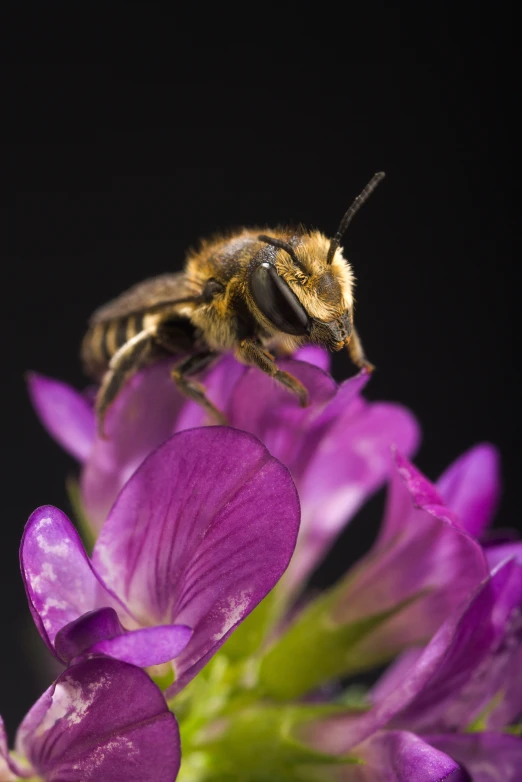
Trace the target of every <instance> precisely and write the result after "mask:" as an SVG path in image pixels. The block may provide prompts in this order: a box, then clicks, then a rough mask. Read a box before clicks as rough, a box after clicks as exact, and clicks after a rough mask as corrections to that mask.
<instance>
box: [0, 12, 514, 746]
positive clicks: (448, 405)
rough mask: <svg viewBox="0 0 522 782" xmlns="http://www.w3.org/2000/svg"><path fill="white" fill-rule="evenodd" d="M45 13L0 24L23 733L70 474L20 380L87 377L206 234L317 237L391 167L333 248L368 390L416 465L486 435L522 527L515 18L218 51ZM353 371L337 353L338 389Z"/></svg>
mask: <svg viewBox="0 0 522 782" xmlns="http://www.w3.org/2000/svg"><path fill="white" fill-rule="evenodd" d="M6 5H7V7H9V4H6ZM42 6H44V7H38V6H37V5H36V4H35V5H34V7H32V6H31V4H26V5H25V6H24V10H23V13H19V14H17V16H16V18H15V16H14V15H9V17H8V18H6V19H4V20H3V24H2V25H1V26H0V29H1V30H2V39H3V45H2V50H3V58H4V65H3V66H2V79H3V82H4V89H3V96H4V97H3V98H2V119H1V135H2V150H1V157H2V176H1V178H0V190H1V195H2V209H3V212H2V214H3V216H5V218H6V222H5V228H3V229H2V233H1V241H2V254H3V256H4V258H3V262H2V263H3V265H2V280H3V284H2V308H1V312H2V324H3V328H2V348H3V361H2V395H3V396H2V408H1V410H2V432H3V454H2V503H3V513H2V516H3V520H2V546H1V551H2V561H1V566H0V573H1V582H2V583H1V586H2V593H1V594H2V610H3V612H4V615H3V617H2V619H3V624H2V627H3V629H2V642H1V645H0V649H1V655H2V669H1V690H0V710H1V711H2V713H3V714H4V716H5V718H6V720H7V724H8V727H9V730H10V732H11V733H12V731H13V729H14V727H15V725H16V723H17V721H18V719H19V718H20V717H21V716H22V715H23V713H24V712H25V710H26V709H27V708H28V706H29V705H30V704H31V703H32V702H33V700H34V698H35V697H36V695H37V694H38V692H39V691H40V689H41V687H42V686H43V682H42V680H41V679H39V678H38V677H37V675H36V673H35V671H34V668H33V667H32V662H31V654H30V652H29V648H30V644H31V638H32V639H33V640H34V636H32V635H31V629H30V628H31V625H30V622H29V620H28V614H27V608H26V602H25V595H24V593H23V588H22V583H21V579H20V576H19V571H18V562H17V550H18V545H19V540H20V536H21V532H22V529H23V525H24V523H25V521H26V519H27V517H28V515H29V513H30V512H31V511H32V510H33V509H34V508H35V507H37V506H38V505H41V504H44V503H54V504H56V505H59V506H61V507H63V508H64V509H65V510H68V509H69V506H68V501H67V498H66V494H65V489H64V479H65V476H66V475H67V474H68V473H69V472H70V471H71V470H74V468H75V465H74V463H73V462H72V460H71V459H69V458H68V457H67V456H66V455H65V454H64V453H63V452H62V451H61V450H60V448H59V447H58V446H57V445H55V444H54V442H53V441H51V439H50V438H49V437H48V436H47V434H46V433H45V432H44V431H43V429H42V427H41V426H40V424H39V423H38V421H37V419H36V417H35V415H34V413H33V411H32V409H31V406H30V404H29V401H28V398H27V394H26V390H25V386H24V372H25V371H26V370H27V369H33V370H37V371H39V372H42V373H45V374H48V375H51V376H54V377H58V378H61V379H63V380H65V381H68V382H70V383H72V384H75V385H77V386H81V385H82V384H83V383H84V382H85V379H84V378H83V376H82V373H81V367H80V363H79V360H78V344H79V342H80V339H81V337H82V334H83V331H84V328H85V324H86V321H87V318H88V316H89V314H90V313H91V311H92V310H93V309H94V308H95V307H97V306H98V305H100V304H101V303H103V302H104V301H106V300H108V299H110V298H111V297H113V296H115V295H117V294H118V293H120V292H121V291H122V290H123V289H125V288H126V287H127V286H129V285H130V284H132V283H134V282H137V281H138V280H140V279H142V278H144V277H147V276H151V275H154V274H157V273H161V272H164V271H166V270H174V269H179V268H180V266H181V264H182V261H183V257H184V253H185V250H186V249H187V248H188V247H189V246H190V245H193V244H194V243H195V242H196V241H197V239H198V238H199V237H201V236H205V235H207V234H210V233H212V232H214V231H216V230H217V229H221V228H229V227H233V226H239V225H243V224H246V225H248V224H267V225H270V224H276V223H279V222H286V221H301V222H304V223H305V224H308V225H312V226H315V227H319V228H321V229H322V230H324V231H325V232H326V233H329V234H331V233H332V232H333V231H335V229H336V227H337V224H338V221H339V219H340V217H341V215H342V213H343V212H344V210H345V209H346V207H347V206H348V204H349V203H350V202H351V200H352V198H353V197H354V196H355V195H356V194H357V193H358V192H359V191H360V189H361V188H362V187H363V186H364V185H365V184H366V182H367V181H368V179H369V178H370V176H371V175H372V174H373V173H374V172H375V171H378V170H381V169H382V170H384V171H386V173H387V178H386V180H385V182H384V183H383V184H382V185H380V187H379V189H378V191H377V192H376V193H375V195H374V196H373V197H372V199H371V201H370V202H369V203H368V204H367V205H366V206H365V208H364V209H363V210H362V211H361V213H360V214H359V215H358V216H357V218H356V220H355V221H354V223H353V226H352V227H351V228H350V231H349V233H348V234H347V235H346V237H345V239H344V242H343V244H344V247H345V250H346V253H347V256H348V257H349V259H350V260H351V261H352V262H353V265H354V268H355V272H356V275H357V278H358V287H357V299H358V308H357V323H358V327H359V330H360V333H361V335H362V337H363V340H364V343H365V346H366V348H367V352H368V355H369V357H370V358H371V360H372V361H373V362H374V363H375V364H376V365H377V367H378V371H377V373H376V374H375V376H374V378H373V379H372V381H371V384H370V386H369V388H368V396H369V397H370V398H373V399H379V398H381V399H389V400H397V401H400V402H402V403H403V404H405V405H407V406H409V407H410V408H411V409H412V410H413V411H414V412H415V413H416V414H417V416H418V417H419V419H420V422H421V424H422V428H423V432H424V435H423V444H422V447H421V449H420V451H419V453H418V456H417V463H418V464H419V466H420V467H421V468H422V469H423V470H424V471H425V472H426V473H427V474H428V475H429V476H430V477H432V478H435V477H436V476H437V475H438V474H439V473H440V472H441V471H442V470H443V469H444V467H445V466H446V465H447V464H448V463H449V462H450V461H451V460H453V459H454V458H455V457H456V456H458V455H459V454H460V453H461V452H462V451H463V450H464V449H466V448H468V447H470V446H471V445H473V444H475V443H477V442H478V441H482V440H488V441H491V442H493V443H496V444H497V445H498V447H499V448H500V450H501V453H502V459H503V475H504V483H505V491H504V497H503V502H502V505H501V508H500V511H499V516H498V524H501V525H504V526H506V525H513V524H518V519H519V514H518V502H517V500H518V496H517V489H518V476H519V474H520V467H521V465H520V451H519V449H518V448H517V447H516V445H515V444H516V442H517V437H518V435H519V429H518V423H517V422H516V408H515V398H518V368H517V361H518V359H517V349H518V346H519V345H518V341H517V340H516V339H515V328H516V325H518V323H516V322H515V319H516V316H517V315H518V311H515V304H514V300H515V270H514V269H513V266H514V250H513V246H512V239H511V237H512V223H511V218H510V214H511V212H510V201H511V192H510V191H511V176H512V170H511V159H510V146H509V119H510V117H509V112H510V108H511V98H510V94H513V93H510V89H511V87H510V81H509V79H510V73H511V68H512V64H511V63H510V60H509V57H510V45H511V43H510V25H511V22H510V21H509V19H507V18H506V17H505V15H503V14H502V13H500V10H499V13H498V14H496V15H495V17H494V18H493V17H491V16H490V14H489V12H488V11H487V10H486V9H485V10H484V11H483V12H482V15H480V12H479V11H478V9H477V8H475V11H474V14H473V18H468V19H462V20H459V19H455V18H453V17H452V16H450V12H449V10H448V11H445V10H444V7H443V6H442V7H440V6H435V5H434V6H433V9H435V8H436V9H437V10H436V12H435V11H434V10H430V7H429V4H427V5H426V7H425V8H424V10H422V11H421V15H420V16H415V15H414V13H415V12H414V10H413V8H409V7H408V6H407V5H403V6H397V7H396V8H395V9H393V10H392V9H387V10H385V9H384V8H381V7H380V6H375V9H374V10H373V9H368V10H369V13H368V15H367V18H366V19H364V20H362V19H361V20H355V18H353V17H351V18H350V22H349V23H348V22H347V23H346V24H341V21H340V20H339V19H338V18H337V17H334V16H333V12H327V10H326V9H320V8H316V10H315V11H314V13H313V16H309V17H308V18H305V17H303V16H302V13H303V12H302V10H301V12H300V13H301V15H300V16H298V17H295V18H293V19H292V18H291V17H289V23H288V22H287V20H286V19H284V18H283V14H282V12H281V9H279V11H276V10H275V9H274V10H271V9H270V7H268V6H267V7H264V8H263V9H260V8H258V9H257V10H256V9H255V8H253V7H252V8H250V10H249V11H248V13H249V14H250V15H251V16H253V17H255V18H253V19H252V18H250V17H248V18H246V17H245V19H244V20H242V19H241V18H237V19H235V20H221V22H220V21H219V20H218V19H216V20H215V24H216V27H215V28H214V30H215V33H214V36H213V37H211V36H208V33H209V32H211V31H212V27H213V25H214V20H213V19H212V20H208V19H206V22H207V24H206V25H205V29H206V33H207V36H208V37H207V36H205V38H203V37H200V35H199V24H200V23H201V22H202V21H204V20H203V17H204V16H205V15H206V12H205V11H204V10H203V8H202V7H201V8H200V9H199V14H200V17H201V18H200V19H199V20H198V19H197V18H196V15H195V16H194V19H192V20H191V22H190V23H189V22H183V21H182V20H181V19H180V18H175V17H174V16H170V17H169V16H166V15H165V11H164V10H163V7H160V6H156V5H155V4H148V5H147V4H143V5H135V4H133V3H125V4H124V3H109V4H108V6H109V10H108V9H107V8H105V9H104V10H96V9H97V8H98V7H97V6H96V5H95V4H94V5H92V6H91V11H90V12H89V14H88V16H87V17H86V18H83V19H82V18H80V17H79V16H78V15H77V14H78V10H77V9H75V11H74V14H71V13H70V12H69V11H67V6H66V5H65V4H64V5H63V6H61V5H60V6H54V5H53V4H49V3H47V4H42ZM501 8H502V4H500V6H498V5H497V9H501ZM18 9H19V10H20V6H19V5H18ZM100 9H101V6H100ZM345 10H346V11H348V10H350V9H349V8H346V7H345ZM2 13H5V6H3V7H2ZM245 13H247V12H246V10H245ZM321 14H323V15H321ZM209 21H210V25H209V24H208V22H209ZM351 372H353V368H352V367H351V366H350V365H349V362H348V360H347V359H346V358H345V357H338V356H337V357H336V362H335V373H336V376H337V377H338V379H342V378H344V377H346V376H348V374H350V373H351ZM382 501H383V496H382V493H381V494H380V495H378V496H377V497H376V498H375V499H374V500H372V502H370V503H369V505H368V506H367V508H365V510H364V511H363V512H362V513H361V514H360V515H359V517H358V518H357V519H356V521H355V522H354V524H353V526H352V527H351V529H350V531H349V532H347V533H346V534H345V535H343V537H342V539H341V541H340V543H339V545H338V546H337V547H336V549H335V551H334V552H333V553H332V555H331V556H330V557H329V559H328V561H327V563H326V564H325V566H324V567H323V568H322V569H321V571H320V572H319V574H318V575H317V577H316V581H317V583H321V584H323V583H328V582H330V581H331V580H332V579H333V578H335V576H336V575H337V574H338V573H339V572H340V571H341V570H342V569H343V568H344V567H345V565H346V563H347V562H349V561H351V560H352V559H354V558H355V557H356V556H358V555H359V554H360V553H361V551H363V550H364V549H365V548H367V546H368V545H369V542H370V540H371V537H372V535H373V534H374V532H375V528H376V525H377V523H378V520H379V517H380V513H381V508H382Z"/></svg>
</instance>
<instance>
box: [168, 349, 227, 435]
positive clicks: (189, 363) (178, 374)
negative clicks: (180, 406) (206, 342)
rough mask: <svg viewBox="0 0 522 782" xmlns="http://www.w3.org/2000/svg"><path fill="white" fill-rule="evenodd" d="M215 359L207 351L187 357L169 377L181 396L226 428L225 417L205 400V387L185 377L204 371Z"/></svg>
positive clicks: (212, 354)
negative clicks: (202, 409)
mask: <svg viewBox="0 0 522 782" xmlns="http://www.w3.org/2000/svg"><path fill="white" fill-rule="evenodd" d="M215 358H216V354H215V353H213V352H211V351H209V352H205V353H196V354H194V355H192V356H188V357H187V358H184V359H183V360H182V361H180V362H179V363H178V364H176V365H175V366H174V368H173V369H172V372H171V377H172V379H173V381H174V382H175V384H176V385H177V387H178V388H179V390H180V391H181V393H182V394H185V396H187V397H188V398H189V399H193V400H194V402H197V403H198V404H199V405H201V407H203V408H204V409H205V410H206V411H207V413H210V415H211V416H212V417H213V418H214V419H215V420H216V421H217V423H218V424H221V425H222V426H227V424H228V421H227V418H226V416H225V415H223V413H222V412H221V410H218V408H217V407H216V406H215V405H214V404H213V403H212V402H211V401H210V399H208V398H207V396H206V394H205V387H204V386H203V385H201V383H198V382H197V381H196V380H190V379H189V378H188V377H187V375H189V374H192V373H194V372H199V371H201V370H202V369H204V368H205V367H206V366H207V365H208V364H210V363H211V361H213V360H214V359H215Z"/></svg>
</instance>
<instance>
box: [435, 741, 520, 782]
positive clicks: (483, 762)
mask: <svg viewBox="0 0 522 782" xmlns="http://www.w3.org/2000/svg"><path fill="white" fill-rule="evenodd" d="M425 740H426V741H428V742H429V743H430V744H431V745H432V746H434V747H437V748H438V749H440V750H442V752H447V753H448V755H450V756H451V757H452V758H455V760H457V761H458V762H459V763H461V764H462V766H463V767H464V768H465V769H466V771H468V772H469V778H470V779H472V780H473V782H519V780H520V776H521V770H522V738H520V737H519V736H508V735H506V734H504V733H466V734H464V735H459V734H458V733H444V734H440V735H434V736H426V737H425Z"/></svg>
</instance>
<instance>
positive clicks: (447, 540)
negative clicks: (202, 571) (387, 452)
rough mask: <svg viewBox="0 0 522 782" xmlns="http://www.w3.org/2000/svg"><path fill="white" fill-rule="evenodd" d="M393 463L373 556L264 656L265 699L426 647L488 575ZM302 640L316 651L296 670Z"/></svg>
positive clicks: (425, 484)
mask: <svg viewBox="0 0 522 782" xmlns="http://www.w3.org/2000/svg"><path fill="white" fill-rule="evenodd" d="M396 465H397V466H396V470H395V471H394V473H393V476H392V478H391V482H390V486H389V491H388V501H387V507H386V512H385V517H384V522H383V525H382V528H381V532H380V535H379V537H378V539H377V542H376V543H375V545H374V546H373V548H372V549H371V551H370V552H369V553H368V554H367V555H366V556H365V557H364V558H363V559H362V560H361V561H360V562H359V563H357V565H356V566H355V567H354V568H353V569H352V570H350V571H348V573H347V574H346V575H345V576H344V578H343V579H342V580H341V581H340V582H339V583H338V584H337V585H335V586H334V587H333V589H332V590H330V592H329V593H326V594H324V595H322V596H320V597H318V598H317V599H316V600H314V601H312V602H311V603H310V604H309V606H307V607H306V608H305V609H304V610H303V611H302V612H301V613H300V614H298V615H297V617H296V619H295V620H294V622H293V623H292V624H291V625H290V627H289V628H288V629H287V630H286V632H285V633H284V634H283V635H282V636H281V637H280V638H279V639H278V641H277V642H276V643H274V644H273V645H272V647H271V648H270V649H269V650H268V652H267V653H266V656H265V658H264V660H263V661H262V663H261V669H260V676H261V680H262V681H263V684H264V685H265V687H266V688H267V690H268V691H269V692H270V694H271V695H272V696H274V697H277V698H278V699H281V698H288V697H297V696H300V695H303V694H305V693H306V692H308V691H310V690H312V689H313V688H314V687H317V686H318V685H320V684H323V683H324V682H325V681H327V680H329V679H331V678H334V677H336V676H341V675H346V674H350V673H354V672H355V671H360V670H362V669H364V668H371V667H375V666H377V665H380V664H382V663H383V662H386V661H387V660H390V659H391V658H392V657H394V656H395V655H396V654H397V653H398V652H399V651H402V650H403V649H405V648H407V647H409V646H411V645H414V644H424V643H427V642H428V641H429V640H430V639H431V637H432V636H433V634H434V632H435V631H436V630H437V629H438V627H439V626H440V624H441V623H442V622H443V621H444V620H445V619H446V618H447V617H448V616H449V615H450V614H451V613H452V612H453V611H455V610H458V609H459V608H460V607H462V606H463V605H464V604H465V603H466V602H467V600H468V599H469V595H470V594H471V593H472V592H473V590H474V589H475V588H476V587H477V586H478V585H479V584H480V583H481V581H482V580H483V579H484V578H485V577H486V576H487V574H488V565H487V562H486V558H485V556H484V553H483V551H482V548H481V546H480V544H479V543H478V541H477V540H476V539H475V538H474V537H472V536H471V535H470V534H469V533H468V532H466V530H465V529H464V528H463V527H462V526H461V524H460V523H459V520H458V519H457V517H456V516H455V514H453V513H452V512H451V511H450V510H449V509H448V508H447V507H445V506H444V504H443V502H442V499H441V498H440V497H439V495H438V493H437V491H436V489H435V487H434V486H433V484H431V483H430V482H429V481H428V480H427V479H426V478H425V477H424V476H423V475H422V474H421V473H420V472H419V471H418V470H417V469H416V468H415V467H414V466H413V465H412V464H410V463H409V462H408V461H407V460H406V459H405V457H403V456H401V455H400V454H396ZM305 639H307V640H308V642H310V643H312V644H313V646H314V655H309V656H305V657H304V658H303V659H302V660H301V661H300V664H299V666H298V670H296V667H295V666H294V664H293V662H292V661H293V660H294V659H295V657H296V655H299V654H300V650H301V649H302V646H303V642H304V640H305ZM318 658H319V661H318Z"/></svg>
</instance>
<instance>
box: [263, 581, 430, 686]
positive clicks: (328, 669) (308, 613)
mask: <svg viewBox="0 0 522 782" xmlns="http://www.w3.org/2000/svg"><path fill="white" fill-rule="evenodd" d="M418 597H420V594H417V595H415V596H413V597H412V598H410V599H408V600H405V601H403V602H401V603H399V604H397V605H396V606H394V607H393V608H391V609H389V610H388V611H383V612H382V613H379V614H373V615H371V616H367V617H364V618H362V619H360V620H358V621H356V622H352V623H350V624H341V623H339V622H337V621H334V620H333V619H332V615H333V612H334V608H335V606H336V602H337V598H338V589H337V588H336V589H334V590H331V591H330V592H328V593H326V594H323V595H321V596H320V597H318V598H317V599H316V600H314V601H313V602H312V603H310V605H309V606H307V608H305V609H304V610H303V612H302V613H301V614H300V615H299V616H298V617H297V619H296V620H295V621H294V623H293V624H292V625H291V626H290V627H289V629H288V630H287V632H286V633H285V634H284V635H282V636H281V637H280V638H279V639H278V640H277V641H276V642H275V643H274V645H273V646H272V647H271V648H270V649H269V650H268V651H267V652H266V654H265V656H264V657H263V658H262V660H261V662H260V665H259V672H258V676H259V688H260V691H261V692H262V693H264V694H266V695H269V696H271V697H272V698H275V699H276V700H288V699H291V698H297V697H300V696H301V695H304V694H305V693H307V692H309V691H310V690H312V689H314V688H316V687H318V686H320V685H321V684H324V683H325V682H327V681H329V680H330V679H335V678H338V677H340V676H346V675H349V674H354V673H358V672H361V671H364V670H367V669H369V668H373V667H375V666H377V665H381V664H382V663H384V662H386V661H388V660H389V659H391V658H392V657H394V656H395V655H396V654H397V652H398V651H399V650H400V649H399V648H391V647H390V648H383V647H382V646H381V645H380V644H375V647H374V648H372V645H371V643H369V640H371V633H372V632H373V631H374V630H376V629H377V628H380V627H381V626H382V625H384V623H385V622H387V621H389V620H390V619H392V618H393V617H394V616H396V615H397V614H399V613H400V612H401V611H402V610H403V609H404V608H406V607H407V606H409V605H411V603H412V602H413V601H414V600H416V599H418ZM363 641H364V642H365V643H364V652H363V651H362V650H361V649H359V648H358V647H359V645H361V646H362V642H363Z"/></svg>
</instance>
